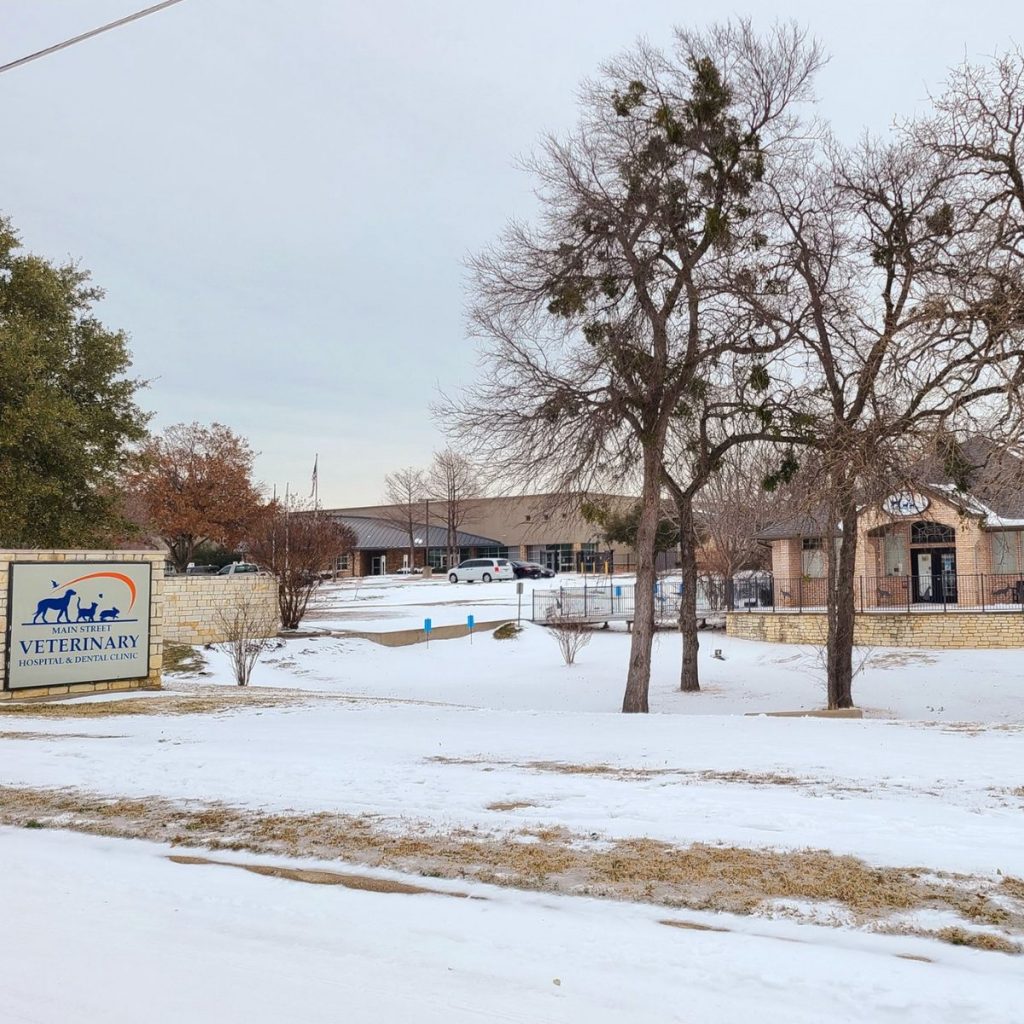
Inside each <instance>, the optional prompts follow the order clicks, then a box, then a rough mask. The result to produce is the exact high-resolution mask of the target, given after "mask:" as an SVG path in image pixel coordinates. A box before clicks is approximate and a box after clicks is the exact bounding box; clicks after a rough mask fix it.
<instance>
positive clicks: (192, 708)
mask: <svg viewBox="0 0 1024 1024" xmlns="http://www.w3.org/2000/svg"><path fill="white" fill-rule="evenodd" d="M307 699H308V697H307V696H306V695H298V694H295V693H289V692H288V691H285V690H277V691H267V690H250V689H244V690H243V689H240V688H237V689H234V690H232V689H229V688H228V687H226V686H225V687H221V686H214V687H206V688H203V689H201V690H200V689H197V690H195V691H194V692H193V691H190V692H185V693H182V692H178V691H169V692H166V693H159V692H158V693H154V694H153V695H152V696H146V697H132V698H124V699H121V700H117V699H114V700H88V701H76V700H56V701H49V702H45V703H44V702H39V703H34V702H27V703H24V704H21V703H11V704H3V705H0V716H3V715H23V716H28V717H29V718H116V717H121V716H125V715H209V714H218V713H220V712H223V711H235V710H240V709H244V708H248V707H277V706H280V705H285V704H302V703H305V702H306V700H307ZM0 720H2V717H0Z"/></svg>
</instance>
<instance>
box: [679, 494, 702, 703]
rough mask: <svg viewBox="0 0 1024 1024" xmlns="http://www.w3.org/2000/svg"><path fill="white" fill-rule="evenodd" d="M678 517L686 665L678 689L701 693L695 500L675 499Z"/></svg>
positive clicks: (680, 620)
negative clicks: (694, 519)
mask: <svg viewBox="0 0 1024 1024" xmlns="http://www.w3.org/2000/svg"><path fill="white" fill-rule="evenodd" d="M676 511H677V514H678V516H679V567H680V573H681V576H682V584H683V592H682V594H680V596H679V634H680V636H681V637H682V641H683V664H682V670H681V672H680V677H679V689H680V690H682V691H683V692H685V693H696V692H697V691H699V690H700V678H699V670H698V667H697V651H698V650H699V649H700V640H699V639H698V637H697V550H696V546H695V540H694V535H693V500H692V499H691V498H685V499H681V498H676Z"/></svg>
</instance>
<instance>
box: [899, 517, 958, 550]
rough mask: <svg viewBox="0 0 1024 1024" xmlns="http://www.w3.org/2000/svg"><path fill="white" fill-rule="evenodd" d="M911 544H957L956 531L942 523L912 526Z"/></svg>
mask: <svg viewBox="0 0 1024 1024" xmlns="http://www.w3.org/2000/svg"><path fill="white" fill-rule="evenodd" d="M910 543H911V544H955V543H956V530H954V529H953V527H952V526H944V525H943V524H942V523H929V522H924V521H922V522H919V523H912V524H911V526H910Z"/></svg>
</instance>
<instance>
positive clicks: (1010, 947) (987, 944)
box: [924, 927, 1024, 954]
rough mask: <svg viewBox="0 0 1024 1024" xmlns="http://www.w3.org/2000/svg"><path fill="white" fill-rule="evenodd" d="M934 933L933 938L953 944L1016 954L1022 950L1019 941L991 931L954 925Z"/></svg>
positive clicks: (1023, 949) (1023, 950)
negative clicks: (980, 930)
mask: <svg viewBox="0 0 1024 1024" xmlns="http://www.w3.org/2000/svg"><path fill="white" fill-rule="evenodd" d="M924 934H927V933H924ZM934 935H935V938H937V939H941V940H942V941H943V942H948V943H950V945H953V946H970V947H972V948H973V949H987V950H991V951H993V952H995V953H1014V954H1017V953H1021V952H1024V948H1022V947H1021V945H1020V943H1018V942H1012V941H1011V940H1010V939H1007V938H1004V937H1003V936H1002V935H993V934H992V933H991V932H970V931H968V930H967V929H966V928H955V927H954V928H940V929H939V930H938V931H937V932H935V933H934Z"/></svg>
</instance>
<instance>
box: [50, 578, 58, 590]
mask: <svg viewBox="0 0 1024 1024" xmlns="http://www.w3.org/2000/svg"><path fill="white" fill-rule="evenodd" d="M50 582H51V583H52V584H53V589H54V590H57V589H58V588H59V587H60V584H59V583H58V582H57V581H56V580H50Z"/></svg>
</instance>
